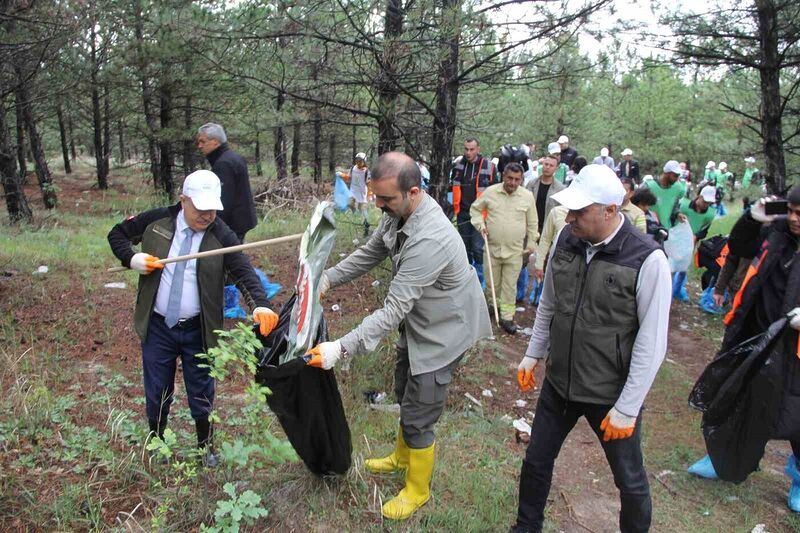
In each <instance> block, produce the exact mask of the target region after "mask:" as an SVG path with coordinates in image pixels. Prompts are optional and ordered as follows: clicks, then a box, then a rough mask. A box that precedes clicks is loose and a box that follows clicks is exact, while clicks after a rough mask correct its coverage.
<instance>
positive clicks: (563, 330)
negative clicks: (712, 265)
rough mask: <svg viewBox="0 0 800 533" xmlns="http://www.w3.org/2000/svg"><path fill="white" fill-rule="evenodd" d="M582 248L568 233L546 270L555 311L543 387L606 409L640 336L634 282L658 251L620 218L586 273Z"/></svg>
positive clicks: (618, 389)
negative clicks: (614, 232) (550, 277)
mask: <svg viewBox="0 0 800 533" xmlns="http://www.w3.org/2000/svg"><path fill="white" fill-rule="evenodd" d="M586 246H587V245H586V243H585V242H583V241H581V240H580V239H578V238H577V237H575V236H574V235H572V231H571V229H570V226H569V225H567V226H565V227H564V230H563V231H562V232H561V235H560V237H559V239H558V242H557V244H556V249H555V252H554V254H553V259H552V261H551V262H550V264H549V268H552V269H553V271H552V275H553V288H554V293H555V302H554V307H555V310H554V314H553V320H552V322H551V324H550V353H549V357H548V360H547V379H548V381H550V383H551V384H552V385H553V386H554V387H555V389H556V390H557V391H558V393H559V394H560V395H561V396H562V397H564V398H566V399H568V400H570V401H576V402H586V403H592V404H602V405H612V404H613V403H614V402H616V401H617V398H619V395H620V393H621V392H622V387H623V386H624V385H625V381H626V379H627V377H628V371H629V368H630V363H631V351H632V349H633V343H634V341H635V340H636V334H637V332H638V330H639V319H638V315H637V307H636V280H637V278H638V276H639V270H640V269H641V267H642V263H644V260H645V259H646V258H647V256H648V255H650V254H651V253H652V252H653V251H654V250H656V249H657V247H658V246H657V244H656V242H655V241H654V240H653V239H652V238H651V237H650V236H649V235H645V234H644V233H642V232H641V231H639V230H637V229H636V228H634V227H633V226H632V225H631V223H630V222H629V221H628V219H627V218H626V219H625V220H624V221H623V225H622V228H620V230H619V232H618V233H617V235H616V236H615V237H614V238H613V239H612V240H611V242H609V243H608V244H607V245H606V246H605V247H604V248H603V249H602V250H600V251H598V252H597V253H596V254H595V256H594V257H593V258H592V260H591V262H590V263H589V264H588V265H587V264H586V259H585V257H586V251H585V250H586ZM642 290H647V288H646V287H643V288H642Z"/></svg>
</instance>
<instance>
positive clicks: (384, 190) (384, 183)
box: [309, 152, 492, 520]
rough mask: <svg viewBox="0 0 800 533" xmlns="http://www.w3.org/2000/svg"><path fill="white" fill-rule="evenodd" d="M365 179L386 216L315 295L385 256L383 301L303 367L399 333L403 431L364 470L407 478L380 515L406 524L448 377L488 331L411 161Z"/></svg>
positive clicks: (420, 493) (429, 459)
mask: <svg viewBox="0 0 800 533" xmlns="http://www.w3.org/2000/svg"><path fill="white" fill-rule="evenodd" d="M371 172H372V191H373V193H374V194H375V205H377V206H378V207H379V208H380V209H381V210H382V211H383V213H384V216H383V218H382V219H381V221H380V224H379V225H378V228H377V229H376V230H375V233H373V235H372V237H370V239H369V241H368V242H367V243H366V244H365V245H364V246H362V247H361V248H359V249H358V250H356V251H355V252H353V253H352V254H350V256H349V257H347V258H346V259H344V260H343V261H342V262H340V263H339V264H338V265H336V266H335V267H333V268H330V269H328V270H326V271H325V274H324V275H323V278H322V281H321V287H320V292H322V293H324V292H326V291H327V289H328V288H330V287H335V286H337V285H341V284H343V283H346V282H348V281H351V280H353V279H355V278H357V277H359V276H361V275H362V274H365V273H367V272H369V271H370V270H371V269H372V268H373V267H375V266H377V265H378V264H380V263H381V261H383V260H384V259H385V258H386V257H389V258H391V260H392V273H393V279H392V282H391V284H390V285H389V293H388V294H387V296H386V300H385V301H384V306H383V308H382V309H378V310H377V311H375V312H374V313H372V314H371V315H369V316H368V317H366V318H365V319H364V320H363V322H361V324H360V325H359V326H357V327H356V328H355V329H354V330H353V331H351V332H350V333H348V334H346V335H345V336H343V337H342V338H340V339H338V340H335V341H333V342H323V343H321V344H319V345H318V346H316V347H314V348H313V349H312V350H311V351H310V352H309V353H310V354H311V355H313V358H312V359H311V360H310V362H309V364H310V365H312V366H317V367H320V368H324V369H329V368H332V367H333V366H334V365H335V364H336V362H337V361H338V360H339V359H341V358H344V357H348V356H354V355H360V354H367V353H370V352H372V351H374V350H375V349H376V348H377V346H378V343H379V342H380V340H381V339H382V338H383V337H385V336H386V335H388V334H390V333H391V332H392V331H395V330H397V329H398V328H399V330H400V338H399V339H398V342H397V346H396V348H397V356H396V363H395V394H396V396H397V401H398V403H399V404H400V428H399V430H398V433H397V441H396V445H395V449H394V451H393V452H392V453H391V454H390V455H388V456H387V457H383V458H380V459H369V460H367V461H365V463H364V466H366V467H367V469H368V470H370V471H372V472H376V473H389V472H397V471H403V470H405V487H404V488H403V489H402V490H401V491H400V494H398V495H397V496H396V497H395V498H393V499H391V500H389V501H388V502H386V503H385V504H384V505H383V516H385V517H387V518H390V519H394V520H404V519H406V518H408V517H410V516H411V515H412V514H413V513H414V512H415V511H416V510H417V509H419V508H420V507H421V506H422V505H424V504H425V502H427V501H428V499H429V498H430V481H431V475H432V473H433V462H434V461H433V460H434V432H433V426H434V424H435V423H436V421H437V420H438V419H439V416H440V415H441V414H442V410H443V409H444V403H445V399H446V396H447V387H448V384H449V383H450V381H451V379H452V372H453V369H454V368H455V367H456V366H457V364H458V361H459V359H461V356H462V355H463V353H464V352H465V351H466V350H468V349H469V348H470V347H471V346H472V345H473V344H475V342H476V341H477V340H478V339H481V338H484V337H488V336H490V335H491V334H492V331H491V326H490V325H489V314H488V311H487V309H486V303H485V301H484V299H483V293H482V291H481V286H480V283H479V282H478V277H477V275H476V274H475V270H474V269H473V268H472V267H471V266H470V264H469V261H468V260H467V252H466V249H465V247H464V242H463V240H462V239H461V237H460V236H459V234H458V232H457V231H456V229H455V228H454V227H453V224H452V223H451V222H450V221H449V220H448V219H447V217H446V216H445V214H444V212H443V211H442V209H441V207H440V206H439V205H438V204H437V203H436V202H435V201H434V200H433V198H431V197H430V196H428V194H427V193H425V192H424V191H423V190H422V189H421V187H420V186H421V178H420V171H419V168H418V167H417V165H416V163H414V160H413V159H411V158H410V157H408V156H406V155H405V154H401V153H398V152H389V153H386V154H383V155H382V156H381V157H380V158H378V161H377V162H376V164H375V165H374V166H373V167H372V169H371Z"/></svg>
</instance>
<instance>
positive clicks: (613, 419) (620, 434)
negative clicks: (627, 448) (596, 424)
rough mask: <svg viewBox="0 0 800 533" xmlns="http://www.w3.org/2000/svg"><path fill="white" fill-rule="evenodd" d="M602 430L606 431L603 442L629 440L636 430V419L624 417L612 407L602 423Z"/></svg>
mask: <svg viewBox="0 0 800 533" xmlns="http://www.w3.org/2000/svg"><path fill="white" fill-rule="evenodd" d="M600 429H602V430H603V431H604V433H603V441H605V442H608V441H610V440H617V439H627V438H628V437H630V436H631V435H633V430H634V429H636V417H635V416H628V415H623V414H622V413H620V412H619V411H617V408H616V407H612V408H611V410H610V411H609V412H608V414H607V415H606V417H605V418H604V419H603V421H602V422H601V423H600Z"/></svg>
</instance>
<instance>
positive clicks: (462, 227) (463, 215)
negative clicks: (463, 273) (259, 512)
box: [456, 209, 483, 265]
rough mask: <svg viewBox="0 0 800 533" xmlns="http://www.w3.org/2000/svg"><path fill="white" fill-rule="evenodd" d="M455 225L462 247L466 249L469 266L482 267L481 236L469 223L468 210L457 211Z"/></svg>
mask: <svg viewBox="0 0 800 533" xmlns="http://www.w3.org/2000/svg"><path fill="white" fill-rule="evenodd" d="M456 225H457V227H458V233H459V234H460V235H461V240H463V241H464V246H465V247H466V248H467V259H469V264H471V265H473V264H474V265H483V236H482V235H481V232H480V231H478V230H476V229H475V226H473V225H472V222H470V217H469V209H467V210H466V211H459V213H458V216H457V217H456Z"/></svg>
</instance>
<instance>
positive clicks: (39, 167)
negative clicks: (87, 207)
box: [15, 67, 58, 209]
mask: <svg viewBox="0 0 800 533" xmlns="http://www.w3.org/2000/svg"><path fill="white" fill-rule="evenodd" d="M15 69H16V73H17V92H18V95H19V101H20V102H21V103H22V120H23V122H24V124H25V129H26V130H27V131H28V141H29V144H30V149H31V153H32V155H33V163H34V167H35V168H36V177H37V178H38V179H39V189H41V191H42V202H44V206H45V207H46V208H47V209H53V208H54V207H56V205H57V204H58V197H57V195H56V189H55V187H54V186H53V177H52V175H51V174H50V169H49V168H48V167H47V157H45V153H44V147H43V146H42V138H41V137H40V136H39V131H38V130H37V128H36V122H35V121H34V118H33V109H32V108H31V102H30V90H29V88H28V83H29V80H28V79H26V76H25V75H23V73H22V70H21V69H20V68H19V67H15Z"/></svg>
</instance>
